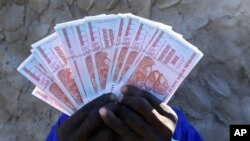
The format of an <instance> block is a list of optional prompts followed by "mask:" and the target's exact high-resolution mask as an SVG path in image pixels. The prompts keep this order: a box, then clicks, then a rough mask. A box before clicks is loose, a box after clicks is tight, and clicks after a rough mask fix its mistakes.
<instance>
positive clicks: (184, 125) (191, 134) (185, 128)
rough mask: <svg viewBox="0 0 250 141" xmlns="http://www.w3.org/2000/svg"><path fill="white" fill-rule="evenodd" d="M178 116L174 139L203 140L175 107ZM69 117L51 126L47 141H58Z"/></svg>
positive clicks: (174, 140) (176, 140)
mask: <svg viewBox="0 0 250 141" xmlns="http://www.w3.org/2000/svg"><path fill="white" fill-rule="evenodd" d="M174 111H175V112H176V114H177V116H178V122H177V126H176V129H175V132H174V134H173V137H172V139H171V140H172V141H203V139H202V138H201V136H200V134H199V133H198V132H197V131H196V130H195V128H194V127H193V126H192V125H190V124H189V122H188V120H187V119H186V118H185V117H184V115H183V114H182V113H181V111H179V110H177V109H176V108H174ZM67 118H68V116H67V115H65V114H62V115H61V116H60V117H59V119H58V121H57V122H56V124H55V125H54V126H53V127H52V128H51V130H50V132H49V134H48V136H47V139H46V141H58V138H57V134H56V130H57V128H58V127H59V126H60V125H61V124H62V123H63V121H64V120H66V119H67Z"/></svg>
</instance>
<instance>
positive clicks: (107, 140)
mask: <svg viewBox="0 0 250 141" xmlns="http://www.w3.org/2000/svg"><path fill="white" fill-rule="evenodd" d="M116 137H117V135H116V134H115V133H114V132H113V131H112V130H111V129H110V128H108V127H105V128H104V129H102V130H101V131H99V132H97V133H96V134H95V135H93V136H92V137H91V138H90V139H88V141H113V140H115V138H116Z"/></svg>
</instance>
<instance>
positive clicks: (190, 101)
mask: <svg viewBox="0 0 250 141" xmlns="http://www.w3.org/2000/svg"><path fill="white" fill-rule="evenodd" d="M249 7H250V1H249V0H227V1H226V0H225V1H218V0H65V1H63V0H0V140H1V141H24V140H25V141H34V140H35V141H42V140H44V139H45V137H46V135H47V133H48V132H49V130H50V127H51V126H52V125H53V123H54V122H55V121H56V119H57V118H58V116H59V115H60V113H59V112H58V111H56V110H55V109H53V108H52V107H50V106H48V105H47V104H45V103H44V102H42V101H40V100H38V99H36V98H35V97H33V96H31V91H32V89H33V88H34V85H33V84H31V83H30V82H29V81H28V80H27V79H25V78H24V77H23V76H21V75H20V74H19V73H18V72H17V71H16V68H17V66H18V65H19V64H20V63H21V62H22V61H23V60H24V59H25V58H26V57H27V56H28V55H29V54H30V49H31V47H30V45H31V44H32V43H33V42H36V41H38V40H39V39H41V38H42V37H44V36H46V35H49V34H50V33H52V32H54V29H53V27H54V25H55V24H56V23H60V22H65V21H69V20H75V19H78V18H83V17H84V16H87V15H96V14H101V13H119V12H121V13H125V12H131V13H134V14H136V15H139V16H143V17H145V18H149V19H152V20H155V21H160V22H162V23H165V24H168V25H171V26H173V29H174V30H175V31H177V32H179V33H181V34H183V35H184V38H185V39H187V40H188V41H190V42H191V43H193V44H194V45H195V46H197V47H198V48H199V49H200V50H202V52H203V53H204V54H205V55H204V57H203V59H202V60H201V62H200V63H199V64H198V66H196V67H195V69H194V70H193V71H192V72H191V74H190V75H189V76H188V78H187V79H186V80H185V81H184V83H183V84H182V85H181V87H180V88H179V89H178V91H177V93H176V95H175V97H174V98H173V99H172V100H171V102H170V104H171V105H172V106H175V107H178V108H180V109H181V110H182V111H183V113H184V114H185V115H186V116H187V118H188V119H189V121H190V122H191V123H192V124H193V125H194V126H195V128H196V129H197V130H198V131H199V132H200V133H201V135H202V136H203V138H204V139H205V140H207V141H226V140H229V131H228V128H229V125H230V124H242V123H245V124H246V123H248V124H250V94H249V92H250V88H249V84H250V38H249V37H250V20H249V18H250V8H249Z"/></svg>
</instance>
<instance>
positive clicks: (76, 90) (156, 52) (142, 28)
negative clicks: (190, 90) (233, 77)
mask: <svg viewBox="0 0 250 141" xmlns="http://www.w3.org/2000/svg"><path fill="white" fill-rule="evenodd" d="M55 31H56V32H55V33H53V34H52V35H49V36H47V37H45V38H43V39H41V40H40V41H38V42H36V43H34V44H32V49H31V55H30V56H29V57H28V58H27V59H26V60H25V61H24V62H23V63H22V64H21V65H20V66H19V67H18V71H19V72H20V73H21V74H22V75H24V76H25V77H26V78H27V79H29V80H30V81H31V82H32V83H34V84H35V85H36V88H35V89H34V91H33V92H32V94H33V95H35V96H36V97H38V98H39V99H41V100H43V101H45V102H47V103H48V104H50V105H51V106H53V107H55V108H57V109H58V110H60V111H62V112H64V113H66V114H68V115H72V114H73V113H74V112H75V111H77V110H78V109H79V108H81V107H82V106H84V105H85V104H87V103H88V102H90V101H91V100H93V99H95V98H97V97H99V96H101V95H103V94H105V93H110V92H112V93H114V94H116V95H117V96H119V95H120V88H121V87H122V86H123V85H126V84H130V85H134V86H137V87H139V88H142V89H145V90H147V91H150V92H151V93H152V94H153V95H154V96H156V97H157V98H159V99H160V100H162V101H163V102H168V101H169V99H170V98H171V97H172V96H173V94H174V92H175V91H176V89H177V88H178V87H179V86H180V84H181V82H182V81H183V80H184V79H185V77H186V76H187V75H188V73H189V72H190V71H191V70H192V69H193V67H194V66H195V65H196V64H197V63H198V61H199V60H200V59H201V57H202V56H203V54H202V52H201V51H199V50H198V49H197V48H196V47H195V46H193V45H192V44H190V43H189V42H187V41H186V40H185V39H183V37H182V35H180V34H178V33H176V32H174V31H173V30H172V29H171V27H170V26H168V25H165V24H162V23H158V22H155V21H151V20H148V19H144V18H141V17H138V16H135V15H132V14H117V15H114V14H112V15H97V16H89V17H85V18H84V19H79V20H75V21H70V22H66V23H60V24H57V25H56V26H55Z"/></svg>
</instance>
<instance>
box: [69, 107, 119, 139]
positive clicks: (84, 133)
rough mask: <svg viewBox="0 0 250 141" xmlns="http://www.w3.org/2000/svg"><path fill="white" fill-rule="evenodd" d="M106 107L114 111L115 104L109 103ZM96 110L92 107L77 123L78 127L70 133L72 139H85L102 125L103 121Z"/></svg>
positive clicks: (97, 109)
mask: <svg viewBox="0 0 250 141" xmlns="http://www.w3.org/2000/svg"><path fill="white" fill-rule="evenodd" d="M106 107H107V108H109V109H110V110H112V111H114V110H115V109H116V107H117V105H116V104H115V103H109V104H108V105H107V106H106ZM98 111H99V108H95V109H93V110H92V111H91V112H90V113H89V114H88V116H87V117H86V118H85V119H84V120H83V122H82V123H81V124H80V125H79V127H78V128H77V129H76V130H74V132H73V133H72V138H74V140H77V139H86V138H88V137H90V135H91V134H93V133H95V132H96V131H97V130H98V129H99V128H101V127H102V126H103V122H102V120H101V117H100V115H99V112H98Z"/></svg>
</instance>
